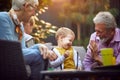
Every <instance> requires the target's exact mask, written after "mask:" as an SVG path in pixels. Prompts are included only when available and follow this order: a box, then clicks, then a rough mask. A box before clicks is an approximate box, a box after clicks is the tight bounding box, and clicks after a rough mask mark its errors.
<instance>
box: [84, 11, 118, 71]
mask: <svg viewBox="0 0 120 80" xmlns="http://www.w3.org/2000/svg"><path fill="white" fill-rule="evenodd" d="M93 22H94V23H95V32H94V33H93V34H92V35H91V37H90V41H89V45H88V47H87V48H88V50H87V54H86V56H85V59H84V61H83V66H84V68H85V70H91V68H92V67H95V66H101V65H102V61H101V55H100V49H102V48H113V49H114V54H113V55H114V57H115V58H116V64H119V63H120V29H119V28H117V24H116V21H115V18H114V17H113V15H112V14H111V13H110V12H107V11H103V12H99V13H98V14H97V15H96V16H95V18H94V19H93Z"/></svg>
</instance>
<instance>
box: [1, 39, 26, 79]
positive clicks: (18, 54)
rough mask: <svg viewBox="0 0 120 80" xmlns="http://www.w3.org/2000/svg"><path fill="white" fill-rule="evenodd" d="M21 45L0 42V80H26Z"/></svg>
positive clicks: (5, 41) (13, 42) (11, 42)
mask: <svg viewBox="0 0 120 80" xmlns="http://www.w3.org/2000/svg"><path fill="white" fill-rule="evenodd" d="M27 79H28V77H27V72H26V68H25V64H24V59H23V55H22V49H21V44H20V43H19V42H15V41H7V40H0V80H27Z"/></svg>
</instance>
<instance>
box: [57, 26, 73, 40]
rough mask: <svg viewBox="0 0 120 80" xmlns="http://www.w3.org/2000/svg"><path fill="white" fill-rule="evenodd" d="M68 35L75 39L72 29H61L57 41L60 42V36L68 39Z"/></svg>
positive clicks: (58, 31)
mask: <svg viewBox="0 0 120 80" xmlns="http://www.w3.org/2000/svg"><path fill="white" fill-rule="evenodd" d="M68 34H70V35H73V36H74V37H75V34H74V32H73V31H72V30H71V29H69V28H66V27H61V28H59V29H58V30H57V32H56V35H55V38H56V40H58V38H59V36H63V37H66V36H67V35H68Z"/></svg>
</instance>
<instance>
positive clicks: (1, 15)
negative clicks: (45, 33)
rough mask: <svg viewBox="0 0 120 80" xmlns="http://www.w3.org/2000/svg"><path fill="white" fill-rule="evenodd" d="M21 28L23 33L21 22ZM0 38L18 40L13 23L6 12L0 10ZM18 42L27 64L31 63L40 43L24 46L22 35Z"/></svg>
mask: <svg viewBox="0 0 120 80" xmlns="http://www.w3.org/2000/svg"><path fill="white" fill-rule="evenodd" d="M21 29H22V31H23V35H24V27H23V25H22V24H21ZM0 39H3V40H11V41H19V40H18V34H17V33H16V32H15V25H14V23H13V21H12V19H11V17H10V15H9V14H8V12H0ZM20 42H21V46H22V51H23V56H24V59H25V62H26V63H27V64H30V63H32V61H33V60H34V59H35V57H36V56H38V55H40V51H39V46H40V44H35V45H34V46H32V47H30V48H26V46H25V39H24V36H23V37H22V40H21V41H20ZM13 46H14V45H13Z"/></svg>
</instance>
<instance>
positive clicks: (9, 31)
mask: <svg viewBox="0 0 120 80" xmlns="http://www.w3.org/2000/svg"><path fill="white" fill-rule="evenodd" d="M38 3H39V2H38V0H12V9H11V10H10V11H9V12H0V39H3V40H12V41H20V42H21V44H22V51H23V56H24V60H25V63H26V64H28V65H30V68H31V76H30V80H40V78H41V77H40V71H41V70H43V68H44V63H43V62H44V60H43V57H44V58H49V59H50V60H54V59H56V58H57V56H56V55H54V53H52V55H48V56H46V54H47V53H48V52H49V50H48V48H47V47H46V46H44V45H41V44H36V45H33V46H31V47H30V48H26V46H25V40H24V27H23V24H22V22H28V21H29V19H30V17H31V16H33V15H35V12H36V10H37V6H38ZM13 46H14V45H13ZM41 54H42V55H41Z"/></svg>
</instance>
